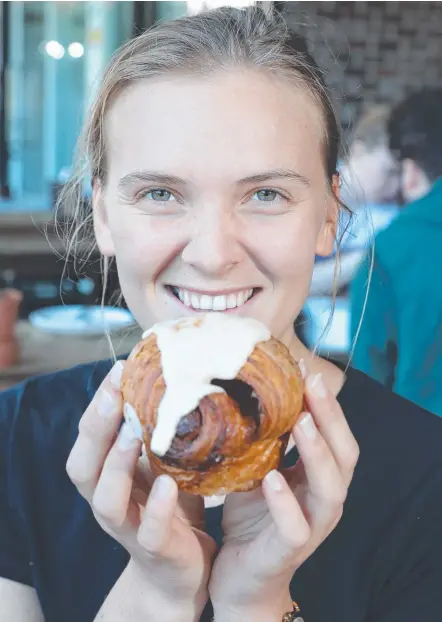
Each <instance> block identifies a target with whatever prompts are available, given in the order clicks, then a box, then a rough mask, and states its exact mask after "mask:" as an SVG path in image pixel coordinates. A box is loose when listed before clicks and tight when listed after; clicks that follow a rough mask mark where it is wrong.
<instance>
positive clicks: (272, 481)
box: [265, 469, 283, 492]
mask: <svg viewBox="0 0 442 622" xmlns="http://www.w3.org/2000/svg"><path fill="white" fill-rule="evenodd" d="M282 480H283V477H282V475H281V473H279V471H276V470H275V469H273V471H269V472H268V473H267V475H266V476H265V481H266V484H267V485H268V486H269V488H271V489H272V490H274V491H275V492H281V490H282V488H283V481H282Z"/></svg>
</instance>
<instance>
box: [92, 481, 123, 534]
mask: <svg viewBox="0 0 442 622" xmlns="http://www.w3.org/2000/svg"><path fill="white" fill-rule="evenodd" d="M91 507H92V510H93V512H94V514H95V515H96V516H97V519H98V520H99V522H100V524H105V525H107V529H108V530H112V529H116V528H118V527H121V524H122V520H121V516H120V512H118V508H115V507H113V504H112V503H111V502H110V501H109V499H105V498H104V497H103V495H102V494H101V493H100V491H99V490H98V489H96V490H95V492H94V494H93V496H92V501H91Z"/></svg>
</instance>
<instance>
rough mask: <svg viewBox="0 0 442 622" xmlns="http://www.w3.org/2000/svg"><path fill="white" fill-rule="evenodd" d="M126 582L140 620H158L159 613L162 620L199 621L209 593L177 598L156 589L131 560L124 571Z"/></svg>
mask: <svg viewBox="0 0 442 622" xmlns="http://www.w3.org/2000/svg"><path fill="white" fill-rule="evenodd" d="M123 574H125V575H126V576H125V579H126V581H125V582H126V583H130V585H131V592H132V594H136V599H135V600H136V601H137V604H138V607H137V609H138V611H139V612H140V614H141V615H142V618H140V619H142V620H145V621H146V622H147V621H148V620H158V615H159V614H161V621H162V622H199V619H200V617H201V614H202V613H203V610H204V607H205V605H206V603H207V601H208V598H209V594H208V592H207V593H205V594H198V595H196V596H195V597H194V598H193V599H192V598H189V599H178V598H177V597H176V595H171V594H167V592H165V591H163V590H160V589H158V588H157V587H156V586H155V585H152V582H151V581H149V578H148V577H146V575H145V573H144V572H143V569H142V568H140V567H139V566H138V565H137V564H136V563H135V562H134V561H133V560H131V561H130V562H129V564H128V565H127V567H126V570H125V571H124V573H123Z"/></svg>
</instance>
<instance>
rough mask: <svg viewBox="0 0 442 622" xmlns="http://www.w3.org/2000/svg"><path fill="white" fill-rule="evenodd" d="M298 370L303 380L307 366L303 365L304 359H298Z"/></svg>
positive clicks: (305, 376)
mask: <svg viewBox="0 0 442 622" xmlns="http://www.w3.org/2000/svg"><path fill="white" fill-rule="evenodd" d="M298 367H299V371H300V372H301V377H302V379H303V380H305V379H306V378H307V367H306V366H305V361H304V359H299V361H298Z"/></svg>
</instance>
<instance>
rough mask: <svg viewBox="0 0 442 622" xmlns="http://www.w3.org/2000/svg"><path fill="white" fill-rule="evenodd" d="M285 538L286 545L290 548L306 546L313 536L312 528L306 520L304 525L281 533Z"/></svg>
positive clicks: (296, 548) (295, 548)
mask: <svg viewBox="0 0 442 622" xmlns="http://www.w3.org/2000/svg"><path fill="white" fill-rule="evenodd" d="M280 537H281V539H282V540H283V543H284V546H286V547H287V548H288V549H289V550H292V551H296V550H298V549H300V548H301V547H303V546H305V545H306V544H307V542H308V541H309V540H310V538H311V528H310V527H309V525H308V523H307V522H306V523H305V525H304V526H303V527H297V528H296V529H290V530H288V531H285V532H284V533H281V534H280Z"/></svg>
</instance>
